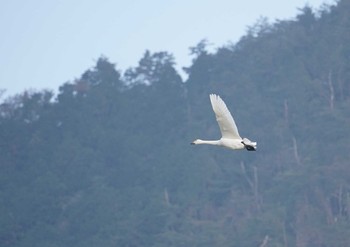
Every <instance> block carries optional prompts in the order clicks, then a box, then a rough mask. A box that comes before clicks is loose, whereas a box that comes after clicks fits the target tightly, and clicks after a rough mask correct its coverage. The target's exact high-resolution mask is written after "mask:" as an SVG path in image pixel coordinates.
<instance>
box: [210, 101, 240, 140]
mask: <svg viewBox="0 0 350 247" xmlns="http://www.w3.org/2000/svg"><path fill="white" fill-rule="evenodd" d="M210 102H211V105H212V107H213V110H214V112H215V116H216V121H217V122H218V124H219V127H220V131H221V135H222V137H223V138H233V139H242V138H241V137H240V136H239V133H238V129H237V126H236V123H235V121H234V120H233V117H232V115H231V113H230V111H229V110H228V109H227V106H226V104H225V102H224V101H223V100H222V99H221V98H220V96H218V95H216V94H210Z"/></svg>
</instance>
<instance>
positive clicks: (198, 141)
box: [191, 139, 202, 145]
mask: <svg viewBox="0 0 350 247" xmlns="http://www.w3.org/2000/svg"><path fill="white" fill-rule="evenodd" d="M201 143H202V140H201V139H196V140H194V141H193V142H191V145H197V144H201Z"/></svg>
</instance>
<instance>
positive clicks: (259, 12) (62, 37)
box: [0, 0, 334, 96]
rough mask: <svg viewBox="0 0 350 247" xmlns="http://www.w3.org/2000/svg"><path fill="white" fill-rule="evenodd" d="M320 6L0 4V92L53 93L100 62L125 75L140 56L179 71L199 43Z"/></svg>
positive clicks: (129, 1) (229, 1)
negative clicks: (171, 61)
mask: <svg viewBox="0 0 350 247" xmlns="http://www.w3.org/2000/svg"><path fill="white" fill-rule="evenodd" d="M323 3H327V4H333V3H334V0H293V1H290V0H264V1H260V0H244V1H242V0H211V1H209V0H201V1H200V0H192V1H191V0H167V1H165V0H147V1H146V0H144V1H141V0H124V1H121V0H114V1H112V0H30V1H25V0H0V34H1V38H0V54H1V55H0V67H1V72H0V89H6V90H7V93H6V96H8V95H13V94H15V93H19V92H22V91H24V90H26V89H36V90H41V89H51V90H54V91H57V89H58V87H59V86H60V85H62V84H63V83H64V82H67V81H73V80H74V79H76V78H79V77H80V75H81V74H82V73H83V72H84V71H85V70H87V69H89V68H91V67H93V66H94V65H95V62H96V60H97V59H98V58H99V57H100V56H101V55H104V56H106V57H107V58H109V60H110V61H111V62H113V63H116V65H117V66H116V68H117V69H118V70H120V71H125V69H127V68H129V67H135V66H137V64H138V61H139V60H140V58H141V57H142V56H143V54H144V52H145V50H146V49H148V50H150V51H151V52H157V51H168V52H170V53H172V54H173V55H174V56H175V60H176V63H177V67H178V68H179V70H180V68H181V67H183V66H188V65H190V63H191V57H190V56H189V47H191V46H195V45H196V44H197V43H198V42H199V41H200V40H202V39H204V38H205V39H207V40H208V41H209V42H210V43H212V44H213V46H212V48H213V49H215V47H220V46H223V45H225V44H227V43H228V42H232V43H235V42H237V41H238V40H239V38H240V37H241V36H243V35H244V34H245V32H246V30H247V27H248V26H252V25H253V24H254V23H255V22H256V21H257V19H259V18H260V17H262V16H263V17H267V18H268V19H269V21H270V22H274V21H275V20H276V19H280V20H285V19H291V18H294V17H295V16H296V14H297V13H298V8H302V7H304V6H305V5H306V4H308V5H309V6H311V7H312V8H314V9H319V8H320V6H321V5H322V4H323Z"/></svg>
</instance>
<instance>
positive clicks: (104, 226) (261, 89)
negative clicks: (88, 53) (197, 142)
mask: <svg viewBox="0 0 350 247" xmlns="http://www.w3.org/2000/svg"><path fill="white" fill-rule="evenodd" d="M349 44H350V2H349V1H348V0H341V1H338V3H337V4H336V5H331V6H325V7H324V8H323V9H321V10H318V11H316V12H315V11H313V10H312V9H311V8H309V7H305V8H303V9H301V10H300V13H299V14H298V15H297V16H296V17H295V19H294V20H281V21H278V22H275V23H272V24H271V23H268V22H266V21H265V20H264V19H260V20H259V21H258V22H257V23H256V24H255V25H253V26H252V27H250V28H249V30H248V31H247V33H246V35H245V36H243V37H242V38H241V39H240V40H239V42H237V43H236V44H232V45H225V46H223V47H221V48H219V49H218V50H217V51H216V52H214V53H210V52H208V49H207V43H206V41H201V42H199V43H198V45H196V46H195V47H192V48H191V52H192V56H193V62H192V64H191V66H190V67H188V68H185V72H186V73H187V75H188V79H187V80H186V81H183V79H182V78H181V76H180V75H179V71H177V70H176V69H175V58H174V57H173V56H172V55H171V54H169V53H168V52H166V51H165V52H155V53H151V52H149V51H146V52H145V53H144V55H143V57H142V59H141V60H140V62H139V65H138V66H137V67H135V68H130V69H129V70H127V71H125V72H121V71H120V70H119V69H118V68H117V67H116V66H115V64H113V63H112V62H110V61H109V59H108V58H107V57H101V58H99V59H98V61H97V62H96V65H95V66H94V67H93V68H91V69H88V70H86V71H85V72H84V73H83V74H82V75H81V76H80V77H79V79H77V80H75V81H72V82H68V83H65V84H63V85H62V86H61V87H60V89H59V93H58V94H57V95H54V94H53V93H52V92H50V91H37V92H35V91H32V92H28V91H27V92H23V93H21V94H18V95H15V96H12V97H9V98H7V99H6V100H5V101H4V102H3V103H1V105H0V169H1V170H0V171H1V172H0V193H1V196H0V200H1V203H0V210H1V212H2V213H1V215H0V245H1V246H4V247H6V246H15V247H17V246H18V247H19V246H75V247H76V246H84V247H86V246H125V247H127V246H128V247H131V246H133V247H136V246H154V247H161V246H174V247H178V246H201V247H203V246H204V247H205V246H208V247H209V246H210V247H211V246H225V247H227V246H237V247H238V246H239V247H245V246H247V247H248V246H249V247H250V246H298V247H310V246H325V247H326V246H329V247H331V246H344V247H345V246H350V218H349V212H350V164H349V160H350V152H349V149H350V45H349ZM210 93H217V94H219V95H220V96H221V97H222V98H223V99H224V101H225V102H226V104H227V106H228V108H229V109H230V110H231V113H232V114H233V116H234V118H235V120H236V123H237V125H238V128H239V130H240V134H241V135H242V136H244V137H248V138H250V139H252V140H256V141H257V142H258V150H257V151H256V152H246V151H236V152H234V151H231V150H227V149H222V148H217V147H213V146H195V147H194V146H191V145H189V144H190V142H191V141H193V140H194V139H196V138H199V137H201V138H203V139H211V138H213V139H217V138H219V137H220V132H219V128H218V126H217V123H216V121H215V116H214V113H213V111H212V108H211V105H210V101H209V94H210Z"/></svg>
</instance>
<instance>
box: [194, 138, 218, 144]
mask: <svg viewBox="0 0 350 247" xmlns="http://www.w3.org/2000/svg"><path fill="white" fill-rule="evenodd" d="M193 144H196V145H197V144H209V145H220V140H212V141H209V140H201V139H197V140H195V141H194V142H193Z"/></svg>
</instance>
